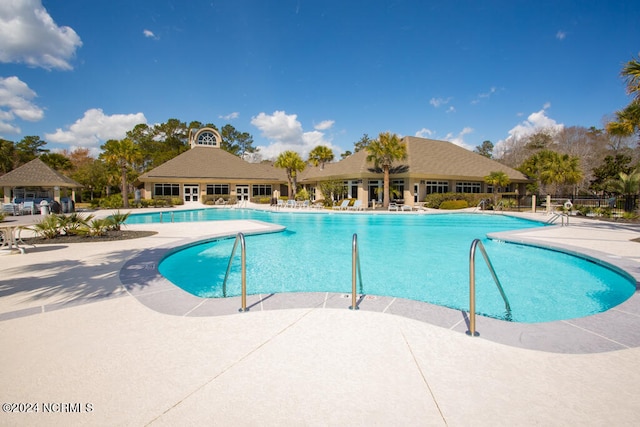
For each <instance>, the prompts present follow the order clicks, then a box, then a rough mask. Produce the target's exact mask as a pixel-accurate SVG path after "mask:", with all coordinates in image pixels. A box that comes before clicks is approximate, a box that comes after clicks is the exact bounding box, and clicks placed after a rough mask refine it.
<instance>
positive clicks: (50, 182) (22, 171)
mask: <svg viewBox="0 0 640 427" xmlns="http://www.w3.org/2000/svg"><path fill="white" fill-rule="evenodd" d="M0 187H67V188H78V187H82V185H80V184H78V183H77V182H76V181H74V180H72V179H71V178H69V177H66V176H64V175H62V174H61V173H59V172H57V171H55V170H53V169H51V168H50V167H49V166H47V165H46V164H45V163H44V162H43V161H42V160H40V159H38V158H35V159H33V160H31V161H30V162H29V163H25V164H24V165H22V166H20V167H19V168H16V169H14V170H12V171H11V172H8V173H6V174H4V175H2V176H0Z"/></svg>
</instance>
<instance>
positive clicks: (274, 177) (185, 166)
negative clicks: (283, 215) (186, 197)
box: [138, 147, 287, 182]
mask: <svg viewBox="0 0 640 427" xmlns="http://www.w3.org/2000/svg"><path fill="white" fill-rule="evenodd" d="M175 178H184V179H198V178H203V179H251V180H254V181H255V180H265V181H267V180H268V181H286V180H287V177H286V173H285V171H284V170H283V169H276V168H274V167H273V166H271V165H269V164H262V163H249V162H247V161H245V160H243V159H241V158H240V157H238V156H235V155H233V154H231V153H228V152H226V151H224V150H222V149H219V148H211V147H193V148H191V149H190V150H187V151H185V152H184V153H182V154H180V155H179V156H177V157H174V158H173V159H171V160H169V161H167V162H165V163H163V164H161V165H160V166H158V167H156V168H154V169H152V170H150V171H149V172H147V173H145V174H143V175H141V176H140V177H139V178H138V179H139V180H140V181H142V182H145V181H157V180H159V179H175Z"/></svg>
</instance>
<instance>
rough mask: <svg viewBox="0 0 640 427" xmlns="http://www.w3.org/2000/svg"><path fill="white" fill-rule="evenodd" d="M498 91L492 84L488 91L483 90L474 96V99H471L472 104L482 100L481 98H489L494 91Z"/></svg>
mask: <svg viewBox="0 0 640 427" xmlns="http://www.w3.org/2000/svg"><path fill="white" fill-rule="evenodd" d="M497 91H498V89H497V88H496V87H495V86H492V87H491V88H490V89H489V91H488V92H484V93H479V94H478V96H477V97H476V99H474V100H473V101H471V103H472V104H478V103H479V102H480V101H482V100H483V99H489V98H491V95H493V94H494V93H496V92H497Z"/></svg>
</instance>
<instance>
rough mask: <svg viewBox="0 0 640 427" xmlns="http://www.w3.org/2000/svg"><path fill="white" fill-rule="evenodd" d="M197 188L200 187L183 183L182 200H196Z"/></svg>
mask: <svg viewBox="0 0 640 427" xmlns="http://www.w3.org/2000/svg"><path fill="white" fill-rule="evenodd" d="M199 188H200V187H199V186H198V185H193V184H185V185H184V202H185V203H189V202H197V201H198V195H199V191H200V189H199Z"/></svg>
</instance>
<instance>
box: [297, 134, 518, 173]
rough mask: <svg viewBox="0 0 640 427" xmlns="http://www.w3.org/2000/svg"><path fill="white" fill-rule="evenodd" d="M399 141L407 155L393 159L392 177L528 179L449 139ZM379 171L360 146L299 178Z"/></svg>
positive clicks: (415, 138) (306, 171)
mask: <svg viewBox="0 0 640 427" xmlns="http://www.w3.org/2000/svg"><path fill="white" fill-rule="evenodd" d="M402 141H403V142H405V143H406V144H407V158H406V159H405V160H403V161H398V162H395V163H394V165H393V167H392V174H393V176H395V177H404V176H408V175H411V177H413V178H421V179H456V180H478V178H483V177H485V176H487V175H489V174H490V173H491V172H498V171H499V172H504V173H505V174H506V175H507V176H508V177H509V179H510V180H511V181H512V182H528V181H529V179H527V177H526V176H525V175H524V174H522V173H521V172H519V171H517V170H515V169H512V168H510V167H508V166H505V165H503V164H501V163H499V162H497V161H495V160H492V159H489V158H487V157H484V156H481V155H480V154H478V153H474V152H472V151H469V150H467V149H465V148H462V147H460V146H458V145H455V144H453V143H451V142H447V141H437V140H434V139H426V138H418V137H413V136H407V137H404V138H403V139H402ZM380 172H381V171H376V170H375V169H374V166H373V164H372V163H370V162H367V152H366V150H362V151H358V152H357V153H355V154H353V155H351V156H349V157H347V158H346V159H344V160H341V161H339V162H337V163H328V164H326V165H325V166H324V170H321V169H320V167H313V168H307V170H305V171H304V172H303V173H302V176H301V181H316V180H320V179H345V178H355V177H358V178H367V177H379V176H380Z"/></svg>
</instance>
